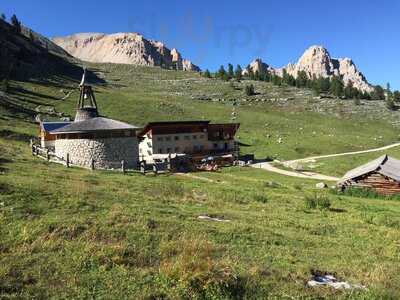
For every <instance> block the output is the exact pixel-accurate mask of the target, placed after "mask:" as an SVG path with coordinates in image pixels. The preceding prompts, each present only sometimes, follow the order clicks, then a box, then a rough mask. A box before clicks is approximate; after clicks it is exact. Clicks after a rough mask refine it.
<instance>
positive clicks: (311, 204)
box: [304, 194, 331, 210]
mask: <svg viewBox="0 0 400 300" xmlns="http://www.w3.org/2000/svg"><path fill="white" fill-rule="evenodd" d="M304 205H305V208H306V209H317V208H318V209H319V210H328V209H329V208H330V207H331V201H330V200H329V198H328V197H327V196H326V195H318V194H314V195H308V196H306V197H305V198H304Z"/></svg>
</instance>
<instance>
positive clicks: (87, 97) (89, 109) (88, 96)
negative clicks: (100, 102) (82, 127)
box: [74, 68, 99, 122]
mask: <svg viewBox="0 0 400 300" xmlns="http://www.w3.org/2000/svg"><path fill="white" fill-rule="evenodd" d="M79 90H80V93H79V99H78V102H77V105H76V115H75V120H74V122H80V121H84V120H87V119H91V118H96V117H98V116H99V112H98V110H97V103H96V98H95V97H94V92H93V90H92V87H91V86H90V85H87V84H86V68H85V69H83V75H82V81H81V83H80V84H79Z"/></svg>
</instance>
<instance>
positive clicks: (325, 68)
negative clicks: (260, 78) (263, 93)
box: [248, 45, 373, 92]
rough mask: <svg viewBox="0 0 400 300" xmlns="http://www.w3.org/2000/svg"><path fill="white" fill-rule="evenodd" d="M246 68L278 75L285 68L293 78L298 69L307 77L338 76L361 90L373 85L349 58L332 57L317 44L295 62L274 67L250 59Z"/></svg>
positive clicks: (367, 90) (371, 88)
mask: <svg viewBox="0 0 400 300" xmlns="http://www.w3.org/2000/svg"><path fill="white" fill-rule="evenodd" d="M248 68H249V69H251V70H253V71H254V72H255V71H256V70H258V71H259V70H260V69H264V70H269V71H270V72H271V73H273V74H277V75H279V76H282V74H283V71H284V70H285V71H286V72H287V73H288V74H289V75H292V76H293V77H295V78H297V75H298V73H299V72H300V71H304V72H305V73H306V74H307V75H308V77H309V78H314V77H315V78H318V77H324V78H331V77H333V76H338V77H340V78H341V79H342V80H343V82H344V83H345V84H346V85H348V84H349V82H350V81H351V82H352V84H353V86H354V87H356V88H358V89H360V90H361V91H366V92H371V91H372V90H373V87H372V86H371V85H370V84H369V83H368V81H367V80H366V78H365V76H364V75H363V74H362V73H361V72H359V71H358V69H357V67H356V65H355V64H354V62H353V61H352V60H351V59H350V58H339V59H335V58H332V57H331V55H330V53H329V51H328V50H327V49H326V48H325V47H323V46H318V45H315V46H311V47H309V48H308V49H307V50H306V51H305V52H304V53H303V55H302V56H301V57H300V58H299V60H298V61H297V63H294V64H293V63H289V64H288V65H286V66H285V67H283V68H278V69H274V68H272V67H270V66H269V65H267V64H266V63H264V62H262V61H261V59H256V60H254V61H252V62H251V63H250V64H249V66H248Z"/></svg>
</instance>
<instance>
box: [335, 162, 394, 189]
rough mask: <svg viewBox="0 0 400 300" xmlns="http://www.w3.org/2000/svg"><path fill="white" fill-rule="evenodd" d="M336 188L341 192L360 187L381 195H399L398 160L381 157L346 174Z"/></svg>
mask: <svg viewBox="0 0 400 300" xmlns="http://www.w3.org/2000/svg"><path fill="white" fill-rule="evenodd" d="M338 186H340V187H341V188H342V189H343V190H345V189H346V188H348V187H360V188H367V189H371V190H373V191H375V192H377V193H379V194H382V195H394V194H400V160H398V159H394V158H392V157H390V156H387V155H383V156H381V157H379V158H377V159H375V160H373V161H371V162H369V163H366V164H365V165H362V166H360V167H358V168H355V169H353V170H351V171H349V172H347V173H346V174H345V175H344V176H343V178H342V179H341V180H340V181H339V182H338Z"/></svg>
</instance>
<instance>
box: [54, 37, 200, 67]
mask: <svg viewBox="0 0 400 300" xmlns="http://www.w3.org/2000/svg"><path fill="white" fill-rule="evenodd" d="M52 41H53V42H54V43H55V44H57V45H58V46H60V47H61V48H63V49H64V50H65V51H66V52H68V53H69V54H70V55H71V56H74V57H76V58H78V59H81V60H83V61H89V62H96V63H122V64H132V65H142V66H160V67H165V68H168V69H176V70H183V71H196V72H199V71H200V68H199V67H198V66H196V65H194V64H193V63H192V62H191V61H189V60H187V59H183V58H182V56H181V54H180V53H179V52H178V50H177V49H175V48H172V49H169V48H167V47H166V46H165V44H164V43H162V42H160V41H155V40H149V39H146V38H145V37H144V36H143V35H141V34H139V33H135V32H118V33H112V34H105V33H99V32H87V33H75V34H72V35H68V36H64V37H54V38H52Z"/></svg>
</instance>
